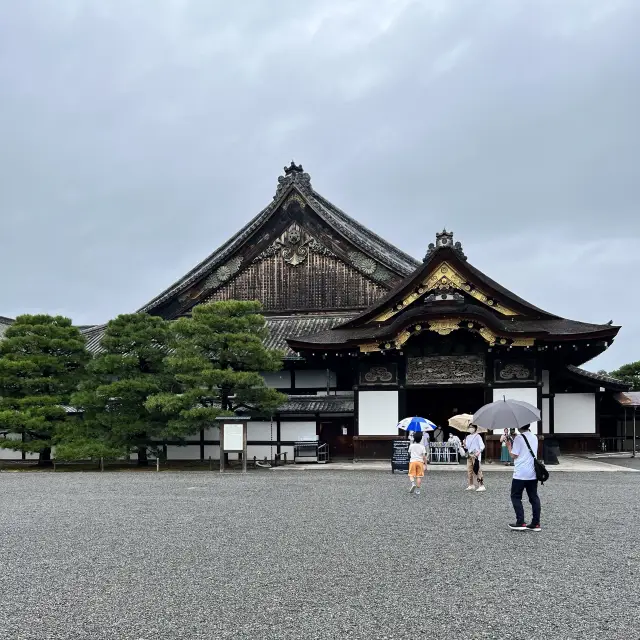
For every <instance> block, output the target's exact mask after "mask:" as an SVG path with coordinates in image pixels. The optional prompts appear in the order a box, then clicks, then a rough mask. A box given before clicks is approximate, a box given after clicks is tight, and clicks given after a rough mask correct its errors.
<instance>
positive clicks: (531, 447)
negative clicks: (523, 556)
mask: <svg viewBox="0 0 640 640" xmlns="http://www.w3.org/2000/svg"><path fill="white" fill-rule="evenodd" d="M508 447H509V453H510V454H511V457H512V458H513V459H514V463H513V480H511V504H512V505H513V510H514V511H515V512H516V522H515V523H514V524H510V525H509V528H510V529H512V530H514V531H527V530H528V531H542V527H541V526H540V497H539V496H538V478H537V477H536V469H535V465H534V463H533V461H534V456H533V452H534V451H537V450H538V437H537V436H536V434H535V433H531V430H530V429H529V425H525V426H523V427H520V434H519V435H517V436H516V437H515V439H514V441H513V444H511V441H509V444H508ZM525 490H526V492H527V496H528V498H529V503H530V504H531V523H530V524H527V523H526V522H525V519H524V507H523V506H522V493H523V492H524V491H525Z"/></svg>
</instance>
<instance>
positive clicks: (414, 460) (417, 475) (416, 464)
mask: <svg viewBox="0 0 640 640" xmlns="http://www.w3.org/2000/svg"><path fill="white" fill-rule="evenodd" d="M426 467H427V450H426V449H425V448H424V445H423V444H422V432H421V431H416V433H415V435H414V436H413V443H412V444H410V445H409V480H411V489H409V493H413V492H414V491H415V492H416V495H420V485H421V484H422V478H424V472H425V469H426Z"/></svg>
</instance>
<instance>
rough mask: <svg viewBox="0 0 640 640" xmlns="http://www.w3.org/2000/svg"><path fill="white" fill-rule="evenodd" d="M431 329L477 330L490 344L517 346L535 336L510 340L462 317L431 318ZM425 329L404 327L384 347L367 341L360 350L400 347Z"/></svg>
mask: <svg viewBox="0 0 640 640" xmlns="http://www.w3.org/2000/svg"><path fill="white" fill-rule="evenodd" d="M424 328H426V329H428V330H429V331H433V332H434V333H437V334H438V335H441V336H448V335H449V334H450V333H452V332H454V331H456V330H457V329H466V330H468V331H475V332H477V333H479V334H480V335H481V336H482V338H483V339H484V340H485V341H486V342H487V343H488V344H489V345H490V346H494V345H496V344H499V345H503V346H506V345H509V346H510V347H511V346H515V347H521V346H531V345H533V342H534V340H533V338H517V339H516V340H513V341H511V340H509V339H508V338H499V337H498V336H497V335H496V334H495V333H493V331H491V330H490V329H488V328H487V327H483V326H481V325H479V323H478V322H466V321H464V320H463V319H462V318H438V319H437V320H429V321H428V324H427V326H426V327H424ZM422 329H423V326H422V325H421V324H416V325H414V326H413V327H409V328H407V329H404V330H403V331H402V332H401V333H399V334H398V335H397V336H396V337H395V339H394V340H392V341H391V342H386V343H384V346H383V347H380V343H373V342H367V343H365V344H361V345H360V351H361V352H363V353H366V352H372V351H381V350H382V348H384V349H391V348H392V347H395V348H396V349H399V348H400V347H401V346H402V345H403V344H404V343H405V342H407V340H409V338H410V337H411V336H412V335H415V334H416V333H419V332H420V331H421V330H422Z"/></svg>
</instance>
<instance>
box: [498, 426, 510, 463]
mask: <svg viewBox="0 0 640 640" xmlns="http://www.w3.org/2000/svg"><path fill="white" fill-rule="evenodd" d="M510 439H511V436H510V435H509V429H505V430H504V433H503V434H502V435H501V436H500V462H504V464H505V466H506V467H508V466H509V465H510V464H511V454H510V453H509V446H508V442H509V440H510Z"/></svg>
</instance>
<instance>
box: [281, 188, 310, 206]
mask: <svg viewBox="0 0 640 640" xmlns="http://www.w3.org/2000/svg"><path fill="white" fill-rule="evenodd" d="M294 202H297V203H298V204H299V205H300V207H304V205H305V204H306V203H305V201H304V198H303V197H302V196H301V195H300V194H299V193H296V192H295V191H294V192H293V193H292V194H291V195H290V196H289V197H288V198H287V199H286V200H285V203H284V204H283V205H282V208H283V209H288V208H289V207H290V206H291V205H292V204H293V203H294Z"/></svg>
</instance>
